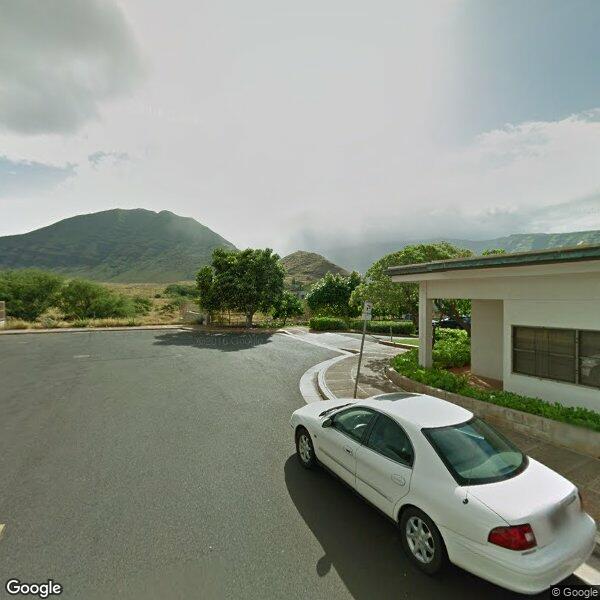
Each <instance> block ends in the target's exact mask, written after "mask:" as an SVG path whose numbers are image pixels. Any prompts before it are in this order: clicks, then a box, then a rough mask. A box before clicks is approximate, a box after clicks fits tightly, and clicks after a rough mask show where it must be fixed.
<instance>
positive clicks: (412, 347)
mask: <svg viewBox="0 0 600 600" xmlns="http://www.w3.org/2000/svg"><path fill="white" fill-rule="evenodd" d="M379 343H380V344H381V345H383V346H391V347H392V348H404V349H405V350H414V349H415V348H417V349H418V348H419V346H412V345H411V344H400V343H398V342H386V341H385V340H379Z"/></svg>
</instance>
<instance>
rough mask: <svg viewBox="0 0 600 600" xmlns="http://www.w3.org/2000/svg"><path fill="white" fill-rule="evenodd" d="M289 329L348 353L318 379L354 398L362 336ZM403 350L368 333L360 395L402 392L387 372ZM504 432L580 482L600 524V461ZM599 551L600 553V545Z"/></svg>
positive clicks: (323, 388) (325, 390) (330, 392)
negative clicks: (386, 344)
mask: <svg viewBox="0 0 600 600" xmlns="http://www.w3.org/2000/svg"><path fill="white" fill-rule="evenodd" d="M288 332H289V333H290V334H292V335H295V336H296V337H299V338H301V339H303V340H304V341H307V342H309V343H314V344H316V345H325V346H326V347H328V348H331V349H337V350H338V351H343V352H345V353H346V354H347V356H346V357H345V358H343V357H340V358H339V359H338V360H333V361H328V364H323V369H322V372H321V373H320V374H319V377H318V378H317V379H318V381H319V387H320V392H321V394H324V395H325V396H328V397H337V398H352V396H353V393H354V382H355V380H356V370H357V365H358V356H357V354H356V352H358V350H359V348H360V336H350V335H344V334H339V333H310V332H308V331H307V330H306V329H304V328H295V329H290V330H288ZM399 352H403V350H401V349H399V348H393V347H389V346H384V345H382V344H379V343H378V340H377V339H376V338H374V337H373V336H367V340H366V342H365V349H364V355H363V363H362V366H361V372H360V379H359V382H358V394H357V396H358V397H359V398H368V397H369V396H374V395H376V394H383V393H387V392H395V391H401V390H400V388H399V387H398V386H396V385H395V384H394V383H392V382H391V381H390V380H389V379H388V378H387V376H386V374H385V369H386V367H387V366H388V365H389V361H390V358H392V357H393V356H395V355H396V354H398V353H399ZM502 432H503V433H504V434H505V435H506V436H507V437H508V438H509V439H511V440H512V441H513V442H514V443H515V444H516V445H517V446H518V447H519V448H520V449H521V450H523V452H525V453H526V454H527V455H528V456H531V457H532V458H535V459H536V460H538V461H540V462H541V463H543V464H545V465H547V466H548V467H550V468H551V469H553V470H555V471H556V472H558V473H560V474H561V475H563V476H564V477H566V478H567V479H569V480H570V481H572V482H573V483H574V484H575V485H577V486H578V487H579V489H580V490H581V492H582V494H583V497H584V502H585V508H586V511H587V512H588V513H589V514H590V515H591V516H592V517H593V518H594V519H595V520H596V523H600V460H597V459H595V458H592V457H590V456H585V455H583V454H578V453H576V452H573V451H571V450H568V449H567V448H563V447H561V446H556V445H552V444H548V443H546V442H542V441H541V440H536V439H535V438H532V437H526V436H524V435H522V434H519V433H516V432H515V431H512V430H510V429H506V428H505V429H502ZM599 542H600V538H599ZM596 552H597V553H600V546H599V545H598V544H597V545H596Z"/></svg>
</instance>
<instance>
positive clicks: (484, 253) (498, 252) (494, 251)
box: [481, 248, 506, 256]
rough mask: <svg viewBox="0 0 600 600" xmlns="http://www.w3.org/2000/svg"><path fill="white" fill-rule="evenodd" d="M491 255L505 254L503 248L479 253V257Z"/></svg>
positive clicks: (489, 249) (488, 249)
mask: <svg viewBox="0 0 600 600" xmlns="http://www.w3.org/2000/svg"><path fill="white" fill-rule="evenodd" d="M493 254H506V250H505V249H504V248H487V249H486V250H484V251H483V252H482V253H481V256H492V255H493Z"/></svg>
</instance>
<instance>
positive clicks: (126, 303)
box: [60, 279, 135, 319]
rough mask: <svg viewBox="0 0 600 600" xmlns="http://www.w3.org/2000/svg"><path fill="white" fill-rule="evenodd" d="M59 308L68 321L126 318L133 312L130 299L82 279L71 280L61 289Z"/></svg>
mask: <svg viewBox="0 0 600 600" xmlns="http://www.w3.org/2000/svg"><path fill="white" fill-rule="evenodd" d="M60 306H61V308H62V310H63V311H64V313H65V315H66V317H67V318H69V319H93V318H99V319H102V318H105V317H128V316H131V315H133V313H134V312H135V306H134V303H133V301H132V300H131V299H129V298H127V297H125V296H123V295H122V294H116V293H115V292H112V291H110V290H109V289H108V288H106V287H104V286H102V285H100V284H98V283H93V282H91V281H85V280H83V279H72V280H71V281H69V283H68V284H67V285H66V286H65V287H64V288H63V289H62V291H61V294H60Z"/></svg>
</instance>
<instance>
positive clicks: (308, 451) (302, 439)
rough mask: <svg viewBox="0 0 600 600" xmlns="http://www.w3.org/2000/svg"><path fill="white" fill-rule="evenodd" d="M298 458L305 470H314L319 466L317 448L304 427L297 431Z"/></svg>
mask: <svg viewBox="0 0 600 600" xmlns="http://www.w3.org/2000/svg"><path fill="white" fill-rule="evenodd" d="M296 456H297V457H298V460H299V461H300V464H301V465H302V466H303V467H304V468H305V469H312V468H313V467H315V466H316V464H317V459H316V457H315V447H314V446H313V443H312V440H311V439H310V434H309V433H308V431H307V430H306V429H304V427H299V428H298V430H297V431H296Z"/></svg>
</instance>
